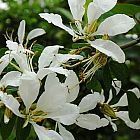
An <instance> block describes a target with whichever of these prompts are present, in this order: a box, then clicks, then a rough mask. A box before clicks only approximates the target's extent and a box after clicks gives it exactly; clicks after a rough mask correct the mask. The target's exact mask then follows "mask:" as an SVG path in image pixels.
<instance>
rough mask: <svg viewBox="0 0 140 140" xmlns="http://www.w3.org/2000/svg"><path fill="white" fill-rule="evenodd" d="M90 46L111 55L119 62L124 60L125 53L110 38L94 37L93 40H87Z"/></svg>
mask: <svg viewBox="0 0 140 140" xmlns="http://www.w3.org/2000/svg"><path fill="white" fill-rule="evenodd" d="M88 42H89V43H90V45H91V46H92V47H94V48H95V49H97V50H99V51H100V52H102V53H104V54H106V55H107V56H110V57H112V59H114V60H116V61H117V62H119V63H124V62H125V54H124V52H123V50H122V49H121V48H120V47H119V46H118V45H117V44H115V43H114V42H112V41H110V40H102V39H96V40H95V41H88Z"/></svg>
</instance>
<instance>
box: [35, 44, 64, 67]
mask: <svg viewBox="0 0 140 140" xmlns="http://www.w3.org/2000/svg"><path fill="white" fill-rule="evenodd" d="M59 48H63V46H59V45H55V46H47V47H46V48H45V49H44V50H43V51H42V53H41V55H40V57H39V60H38V65H39V69H41V68H44V67H48V66H49V65H50V63H51V62H52V60H53V59H54V56H55V55H56V54H57V53H58V50H59Z"/></svg>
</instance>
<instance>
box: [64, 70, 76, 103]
mask: <svg viewBox="0 0 140 140" xmlns="http://www.w3.org/2000/svg"><path fill="white" fill-rule="evenodd" d="M69 72H70V73H69V75H68V76H67V78H66V80H65V83H64V84H65V86H66V87H67V88H68V91H69V92H68V94H67V102H72V101H74V100H75V99H76V98H77V96H78V93H79V80H78V77H77V75H76V73H75V72H74V71H72V70H70V71H69Z"/></svg>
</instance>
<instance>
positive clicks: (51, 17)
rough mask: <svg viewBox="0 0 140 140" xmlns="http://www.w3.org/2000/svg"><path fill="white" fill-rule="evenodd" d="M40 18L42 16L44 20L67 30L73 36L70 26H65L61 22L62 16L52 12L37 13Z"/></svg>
mask: <svg viewBox="0 0 140 140" xmlns="http://www.w3.org/2000/svg"><path fill="white" fill-rule="evenodd" d="M39 15H40V17H41V18H44V19H45V20H47V21H48V22H49V23H52V24H54V25H55V26H57V27H60V28H62V29H64V30H65V31H67V32H68V33H69V34H70V35H72V36H74V32H73V30H72V29H71V28H69V27H67V26H65V25H64V24H63V23H62V18H61V16H60V15H58V14H53V13H50V14H49V13H40V14H39Z"/></svg>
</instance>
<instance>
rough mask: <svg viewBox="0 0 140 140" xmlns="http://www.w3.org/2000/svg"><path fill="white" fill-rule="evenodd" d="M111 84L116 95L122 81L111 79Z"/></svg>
mask: <svg viewBox="0 0 140 140" xmlns="http://www.w3.org/2000/svg"><path fill="white" fill-rule="evenodd" d="M112 86H113V87H114V88H115V90H116V95H117V94H118V93H119V92H120V90H121V86H122V82H121V81H119V80H117V79H113V82H112Z"/></svg>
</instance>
